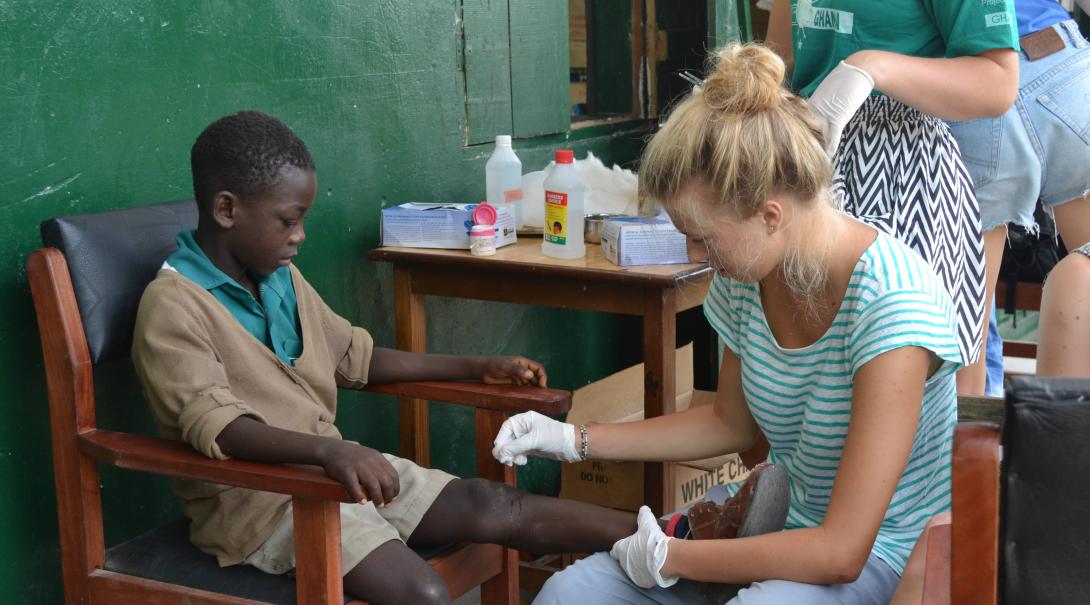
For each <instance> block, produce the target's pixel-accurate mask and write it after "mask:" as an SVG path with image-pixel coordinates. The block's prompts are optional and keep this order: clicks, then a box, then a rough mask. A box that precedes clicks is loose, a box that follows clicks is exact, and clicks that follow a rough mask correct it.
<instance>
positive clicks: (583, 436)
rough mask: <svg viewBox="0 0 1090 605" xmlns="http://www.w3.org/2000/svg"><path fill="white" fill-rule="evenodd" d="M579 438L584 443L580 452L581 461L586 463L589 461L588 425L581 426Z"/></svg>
mask: <svg viewBox="0 0 1090 605" xmlns="http://www.w3.org/2000/svg"><path fill="white" fill-rule="evenodd" d="M579 437H580V439H582V442H583V446H582V448H580V450H579V459H580V460H584V461H585V460H586V459H587V425H585V424H580V425H579Z"/></svg>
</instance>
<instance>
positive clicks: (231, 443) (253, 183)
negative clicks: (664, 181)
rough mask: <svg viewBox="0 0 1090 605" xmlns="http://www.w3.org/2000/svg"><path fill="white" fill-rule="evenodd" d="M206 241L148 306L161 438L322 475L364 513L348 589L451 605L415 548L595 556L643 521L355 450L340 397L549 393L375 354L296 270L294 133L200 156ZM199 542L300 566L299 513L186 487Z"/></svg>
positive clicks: (214, 488) (193, 238)
mask: <svg viewBox="0 0 1090 605" xmlns="http://www.w3.org/2000/svg"><path fill="white" fill-rule="evenodd" d="M191 162H192V170H193V188H194V193H195V195H196V200H197V206H198V209H199V222H198V226H197V229H196V231H192V232H190V231H184V232H182V233H180V234H179V235H178V240H177V241H178V246H179V248H178V251H177V252H175V253H174V254H173V255H171V256H170V257H169V258H168V259H167V260H166V262H165V263H164V265H163V268H162V270H160V271H159V274H158V275H157V276H156V277H155V280H154V281H152V283H151V284H150V285H149V286H148V288H147V290H146V291H145V293H144V296H143V299H142V300H141V301H140V310H139V313H138V315H137V321H136V332H135V338H134V343H133V360H134V363H135V365H136V369H137V372H138V374H139V375H140V379H141V381H142V382H143V384H144V389H145V392H146V395H147V398H148V401H149V402H150V404H151V407H152V409H153V411H154V412H155V417H156V420H157V422H158V424H159V427H160V430H161V431H162V433H163V435H164V436H165V437H168V438H172V439H178V440H184V441H186V442H187V443H189V444H190V445H192V446H193V447H194V448H195V449H197V450H198V451H199V452H201V453H202V454H204V455H206V456H209V457H212V458H220V459H223V458H229V457H233V458H239V459H244V460H254V461H260V462H275V463H299V464H312V465H319V466H321V467H323V468H324V469H325V471H326V473H327V474H329V476H330V477H332V478H334V479H336V480H338V481H340V482H341V483H343V484H344V486H345V488H346V489H347V491H348V493H349V494H351V496H352V497H353V498H354V499H355V500H357V501H359V504H342V505H341V524H342V537H341V540H342V553H343V554H342V557H343V558H342V561H343V572H344V587H345V592H347V593H348V594H350V595H352V596H354V597H357V598H361V599H365V600H367V601H370V602H372V603H421V604H429V603H447V602H449V600H450V597H449V595H448V593H447V588H446V585H445V584H444V582H443V580H442V578H441V577H440V576H439V575H438V574H437V573H436V572H435V571H434V570H432V569H431V567H429V566H428V564H427V563H426V562H425V561H423V560H422V559H421V558H420V557H418V556H417V555H416V554H415V553H414V552H413V551H412V550H411V549H409V547H408V546H407V545H413V544H443V543H448V542H496V543H501V544H504V545H507V546H511V547H514V548H518V549H523V550H528V551H531V552H535V553H546V552H597V551H602V550H608V549H609V548H610V547H611V546H612V545H613V543H614V542H616V541H617V540H618V539H620V538H623V537H625V536H627V535H629V534H631V533H633V531H635V529H636V522H635V516H634V515H632V514H631V513H623V512H618V511H612V510H608V509H604V508H599V507H596V506H592V505H589V504H585V503H580V502H575V501H568V500H558V499H554V498H545V497H541V496H535V495H531V494H525V493H522V492H519V491H517V490H515V489H512V488H511V487H509V486H507V485H504V484H501V483H496V482H491V481H485V480H479V479H470V480H463V479H458V478H455V477H452V476H451V475H448V474H446V473H444V472H442V471H438V470H432V469H425V468H421V467H419V466H417V465H415V464H413V463H412V462H410V461H408V460H403V459H399V458H396V457H394V456H390V455H388V454H382V453H379V452H377V451H375V450H373V449H370V448H368V447H364V446H362V445H359V444H356V443H353V442H351V441H344V440H343V439H341V435H340V433H339V432H338V431H337V428H336V427H335V426H334V424H333V422H334V419H335V417H336V410H337V389H338V388H359V387H362V386H363V385H365V384H366V383H368V382H375V383H382V382H396V381H405V380H467V379H478V380H483V381H486V382H509V381H510V382H515V383H518V384H535V385H538V386H542V387H543V386H545V382H546V375H545V371H544V369H542V367H541V366H540V365H539V364H537V363H535V362H533V361H530V360H528V359H526V358H523V357H493V358H483V357H456V356H448V355H421V354H414V353H406V352H402V351H396V350H392V349H384V348H380V347H374V346H373V345H372V341H371V336H370V335H369V334H368V333H367V332H366V331H365V330H363V329H361V328H357V327H353V326H352V325H351V324H349V323H348V321H346V320H345V319H343V318H341V317H340V316H338V315H337V314H336V313H334V312H333V311H332V310H331V309H330V308H329V307H328V306H326V304H325V303H324V302H323V301H322V298H321V297H320V296H319V295H318V293H317V292H316V291H315V290H314V289H313V288H312V287H311V286H310V284H308V283H307V281H306V280H305V279H303V276H302V274H301V273H300V272H299V270H298V269H297V268H296V267H295V266H294V265H292V263H291V259H292V258H293V257H294V256H295V255H296V254H297V252H298V250H299V246H300V244H302V243H303V240H304V239H305V235H304V231H303V223H304V219H305V217H306V214H307V211H308V210H309V209H310V208H311V206H312V204H313V203H314V193H315V187H316V181H315V170H314V162H313V160H312V159H311V156H310V152H309V151H308V150H307V147H306V145H304V144H303V142H302V141H301V140H299V138H297V137H296V136H295V134H294V133H293V132H292V131H291V130H290V129H289V128H288V127H287V126H285V125H284V124H283V123H282V122H280V121H279V120H277V119H276V118H273V117H270V116H268V115H265V114H262V113H258V112H242V113H238V114H235V115H231V116H227V117H225V118H222V119H220V120H218V121H216V122H215V123H213V124H212V125H210V126H209V127H208V128H206V129H205V130H204V132H203V133H201V135H200V136H199V137H198V138H197V141H196V143H195V144H194V145H193V149H192V156H191ZM173 487H174V490H175V491H176V493H177V494H178V496H179V497H180V498H181V500H182V505H183V508H184V509H185V513H186V515H187V516H188V517H189V518H190V519H191V520H192V527H191V531H190V537H191V539H192V540H193V542H194V544H196V545H197V546H198V547H199V548H201V549H202V550H204V551H205V552H207V553H210V554H213V555H215V556H216V557H217V558H218V560H219V563H220V565H235V564H240V563H246V564H249V565H253V566H255V567H257V568H259V569H262V570H264V571H266V572H268V573H273V574H281V573H285V572H287V571H289V570H291V569H293V568H294V567H295V558H294V553H293V543H292V515H291V499H290V497H289V496H286V495H283V494H275V493H269V492H259V491H253V490H248V489H242V488H237V487H229V486H226V485H216V484H210V483H203V482H197V481H183V480H176V481H174V482H173Z"/></svg>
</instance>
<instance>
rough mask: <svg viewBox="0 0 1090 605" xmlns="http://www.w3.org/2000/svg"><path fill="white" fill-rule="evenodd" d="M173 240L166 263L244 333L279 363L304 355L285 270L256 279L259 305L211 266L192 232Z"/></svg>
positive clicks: (295, 305) (292, 290)
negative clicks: (228, 314)
mask: <svg viewBox="0 0 1090 605" xmlns="http://www.w3.org/2000/svg"><path fill="white" fill-rule="evenodd" d="M175 241H177V242H178V250H177V252H175V253H174V254H171V255H170V257H169V258H167V260H166V264H167V265H169V266H170V267H171V268H173V269H174V270H176V271H177V272H178V273H180V274H182V276H184V277H185V278H187V279H189V280H190V281H192V282H194V283H196V284H197V285H199V286H201V287H202V288H204V289H205V290H208V291H209V292H210V293H211V294H212V296H215V297H216V300H218V301H220V304H222V305H223V306H224V307H226V308H227V310H228V311H230V312H231V315H234V316H235V319H237V320H238V322H239V323H241V324H242V327H244V328H246V331H247V332H249V333H250V334H253V336H254V338H256V339H257V340H258V341H259V342H261V343H264V344H265V346H267V347H269V348H270V349H272V351H273V352H274V353H276V356H277V357H279V358H280V360H281V361H283V362H284V363H286V364H288V365H294V364H295V360H296V359H298V358H299V356H300V355H302V354H303V338H302V335H301V334H300V332H301V330H300V328H299V304H298V302H297V301H296V299H295V286H294V285H292V283H291V272H290V271H289V270H288V268H287V267H280V268H279V269H277V270H276V271H273V272H272V273H270V274H269V275H267V276H266V277H264V278H258V279H257V288H258V291H259V292H260V294H261V301H260V302H259V301H258V300H257V299H255V298H254V296H253V295H252V294H250V291H249V290H247V289H246V288H244V287H243V286H242V285H241V284H239V283H238V282H237V281H235V280H234V279H232V278H231V277H230V276H228V275H227V274H226V273H224V272H223V271H220V270H219V269H218V268H217V267H216V266H215V265H214V264H212V261H211V260H209V258H208V257H207V256H206V255H205V254H204V251H203V250H201V248H200V246H198V245H197V242H196V240H194V239H193V231H182V232H181V233H179V234H178V237H177V238H176V240H175Z"/></svg>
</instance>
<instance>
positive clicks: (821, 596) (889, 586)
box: [534, 552, 901, 605]
mask: <svg viewBox="0 0 1090 605" xmlns="http://www.w3.org/2000/svg"><path fill="white" fill-rule="evenodd" d="M900 579H901V578H900V576H898V575H897V572H895V571H893V568H892V567H890V566H889V565H887V564H886V563H885V561H882V560H881V559H879V558H878V557H876V556H874V555H871V556H870V558H869V559H867V564H866V566H864V567H863V573H861V574H860V575H859V579H858V580H856V581H855V582H852V583H851V584H830V585H824V584H805V583H803V582H789V581H787V580H767V581H764V582H754V583H753V584H751V585H750V586H749V587H748V588H742V589H741V590H740V591H738V593H737V595H736V596H734V598H731V599H730V600H729V601H726V602H727V603H729V604H730V605H772V604H794V603H806V604H810V605H822V604H824V603H828V604H830V605H832V604H834V603H835V604H836V605H885V604H886V603H889V601H890V599H892V598H893V593H894V592H896V590H897V583H898V582H899V581H900ZM725 598H729V595H727V597H725ZM571 603H578V604H579V605H629V604H634V603H635V604H643V603H646V604H648V605H651V604H656V605H693V604H697V605H721V604H722V603H723V601H717V600H713V599H709V597H708V595H707V594H706V593H705V591H704V589H703V585H702V584H700V583H697V582H690V581H688V580H682V581H680V582H678V583H677V584H674V585H673V586H671V587H670V588H658V587H655V588H640V587H639V586H636V585H635V584H633V583H632V582H631V581H630V580H629V579H628V576H626V575H625V573H624V570H623V569H621V566H620V565H618V564H617V561H615V560H613V557H610V556H609V554H608V553H604V552H600V553H598V554H596V555H592V556H590V557H587V558H586V559H583V560H581V561H578V562H576V563H575V564H574V565H571V566H569V567H568V568H567V569H565V570H564V571H562V572H560V573H558V574H555V575H554V576H553V577H551V578H549V581H548V582H546V583H545V586H543V587H542V588H541V592H540V593H538V595H537V598H536V599H534V605H570V604H571Z"/></svg>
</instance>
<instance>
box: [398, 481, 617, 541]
mask: <svg viewBox="0 0 1090 605" xmlns="http://www.w3.org/2000/svg"><path fill="white" fill-rule="evenodd" d="M635 532H636V515H635V513H630V512H623V511H617V510H613V509H609V508H603V507H601V506H596V505H593V504H587V503H586V502H578V501H576V500H562V499H560V498H549V497H546V496H537V495H534V494H528V493H525V492H521V491H519V490H517V489H515V488H513V487H511V486H509V485H505V484H503V483H498V482H495V481H487V480H484V479H455V480H454V481H451V482H450V483H448V484H447V486H446V487H445V488H443V491H442V492H440V494H439V497H438V498H436V500H435V503H434V504H432V506H431V508H430V509H428V512H427V513H426V514H425V515H424V518H423V519H422V520H421V521H420V524H419V525H418V526H417V527H416V530H415V531H413V534H412V536H410V537H409V543H410V544H445V543H447V542H478V543H494V544H503V545H504V546H509V547H511V548H516V549H518V550H524V551H527V552H531V553H534V554H549V553H566V552H600V551H608V550H609V549H610V548H612V547H613V543H614V542H616V541H617V540H620V539H621V538H625V537H627V536H630V535H632V534H633V533H635Z"/></svg>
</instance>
